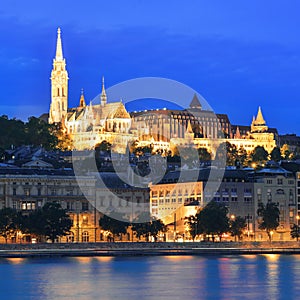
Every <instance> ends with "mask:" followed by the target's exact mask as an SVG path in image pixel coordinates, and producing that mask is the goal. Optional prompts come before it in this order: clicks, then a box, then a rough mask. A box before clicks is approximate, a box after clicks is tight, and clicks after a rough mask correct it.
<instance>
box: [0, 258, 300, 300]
mask: <svg viewBox="0 0 300 300" xmlns="http://www.w3.org/2000/svg"><path fill="white" fill-rule="evenodd" d="M299 283H300V255H276V254H266V255H236V256H215V255H212V256H210V255H208V256H146V257H140V256H138V257H137V256H135V257H134V256H133V257H75V258H69V257H66V258H25V259H23V258H22V259H19V258H14V259H0V299H1V300H2V299H3V300H4V299H5V300H6V299H9V300H14V299H22V300H24V299H31V300H32V299H43V300H48V299H55V300H57V299H68V300H69V299H76V300H77V299H78V300H79V299H80V300H89V299H101V300H106V299H115V300H116V299H117V300H118V299H120V300H123V299H131V300H135V299H138V300H144V299H145V300H150V299H151V300H160V299H163V300H169V299H180V300H185V299H197V300H198V299H224V300H225V299H226V300H232V299H243V300H244V299H256V300H260V299H264V300H269V299H270V300H276V299H300V284H299Z"/></svg>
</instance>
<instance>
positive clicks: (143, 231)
mask: <svg viewBox="0 0 300 300" xmlns="http://www.w3.org/2000/svg"><path fill="white" fill-rule="evenodd" d="M132 231H134V232H135V235H136V236H137V237H138V238H140V237H141V236H143V237H145V238H146V240H147V241H149V238H150V236H152V237H153V238H154V241H155V242H156V241H157V237H158V234H159V233H160V232H166V231H167V226H166V225H165V224H164V223H163V222H162V221H161V220H157V219H156V218H154V217H152V216H150V214H149V213H142V214H141V215H139V216H138V217H137V218H136V219H135V220H134V223H133V224H132Z"/></svg>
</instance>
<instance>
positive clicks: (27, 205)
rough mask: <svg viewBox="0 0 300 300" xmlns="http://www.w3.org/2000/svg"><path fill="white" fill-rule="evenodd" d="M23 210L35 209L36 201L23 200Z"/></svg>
mask: <svg viewBox="0 0 300 300" xmlns="http://www.w3.org/2000/svg"><path fill="white" fill-rule="evenodd" d="M21 209H22V210H34V209H35V202H33V201H23V202H22V204H21Z"/></svg>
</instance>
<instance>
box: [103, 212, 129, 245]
mask: <svg viewBox="0 0 300 300" xmlns="http://www.w3.org/2000/svg"><path fill="white" fill-rule="evenodd" d="M122 219H123V215H121V214H119V213H112V214H111V216H107V215H103V216H102V217H101V218H100V220H99V225H100V227H101V228H102V229H103V230H105V231H109V232H110V233H111V234H112V236H113V240H114V238H115V235H118V234H125V233H126V232H127V228H128V226H129V223H128V220H125V219H124V221H121V220H122Z"/></svg>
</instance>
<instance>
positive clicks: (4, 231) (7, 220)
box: [0, 207, 17, 243]
mask: <svg viewBox="0 0 300 300" xmlns="http://www.w3.org/2000/svg"><path fill="white" fill-rule="evenodd" d="M16 229H17V212H16V210H15V209H12V208H9V207H5V208H2V209H1V210H0V235H1V236H3V237H4V238H5V242H6V243H7V240H8V238H10V237H11V236H12V235H13V234H14V232H15V230H16Z"/></svg>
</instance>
